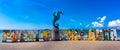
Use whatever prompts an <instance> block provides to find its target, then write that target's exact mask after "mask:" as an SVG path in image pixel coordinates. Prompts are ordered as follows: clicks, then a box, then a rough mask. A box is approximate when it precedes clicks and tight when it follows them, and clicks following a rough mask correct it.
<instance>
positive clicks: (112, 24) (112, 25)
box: [108, 19, 120, 27]
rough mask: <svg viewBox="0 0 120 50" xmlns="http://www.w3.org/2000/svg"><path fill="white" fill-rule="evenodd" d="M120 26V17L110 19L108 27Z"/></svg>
mask: <svg viewBox="0 0 120 50" xmlns="http://www.w3.org/2000/svg"><path fill="white" fill-rule="evenodd" d="M117 26H118V27H120V19H117V20H113V21H110V22H109V23H108V27H117Z"/></svg>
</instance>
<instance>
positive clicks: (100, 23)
mask: <svg viewBox="0 0 120 50" xmlns="http://www.w3.org/2000/svg"><path fill="white" fill-rule="evenodd" d="M105 19H106V16H103V17H98V18H97V20H98V21H93V22H92V23H91V24H92V25H93V27H104V21H105Z"/></svg>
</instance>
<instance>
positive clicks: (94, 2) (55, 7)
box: [0, 0, 120, 30]
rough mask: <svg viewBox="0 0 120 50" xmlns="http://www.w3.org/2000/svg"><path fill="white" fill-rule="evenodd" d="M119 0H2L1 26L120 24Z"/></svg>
mask: <svg viewBox="0 0 120 50" xmlns="http://www.w3.org/2000/svg"><path fill="white" fill-rule="evenodd" d="M119 2H120V1H119V0H109V1H108V0H0V29H1V30H2V29H52V28H53V25H52V20H53V18H54V16H53V12H57V11H59V10H60V11H62V12H63V14H62V15H61V17H60V19H59V20H58V21H57V23H59V27H60V29H68V28H91V27H103V28H107V27H120V14H119V13H120V3H119Z"/></svg>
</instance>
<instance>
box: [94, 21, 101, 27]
mask: <svg viewBox="0 0 120 50" xmlns="http://www.w3.org/2000/svg"><path fill="white" fill-rule="evenodd" d="M92 24H93V26H94V27H103V24H102V23H98V22H96V21H95V22H92Z"/></svg>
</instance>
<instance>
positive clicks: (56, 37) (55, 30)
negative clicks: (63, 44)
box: [52, 11, 63, 41]
mask: <svg viewBox="0 0 120 50" xmlns="http://www.w3.org/2000/svg"><path fill="white" fill-rule="evenodd" d="M60 14H63V13H62V11H58V12H54V13H53V16H54V19H53V33H52V34H53V35H52V40H55V41H59V40H60V36H59V24H58V23H56V22H57V21H58V20H59V19H60Z"/></svg>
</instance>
